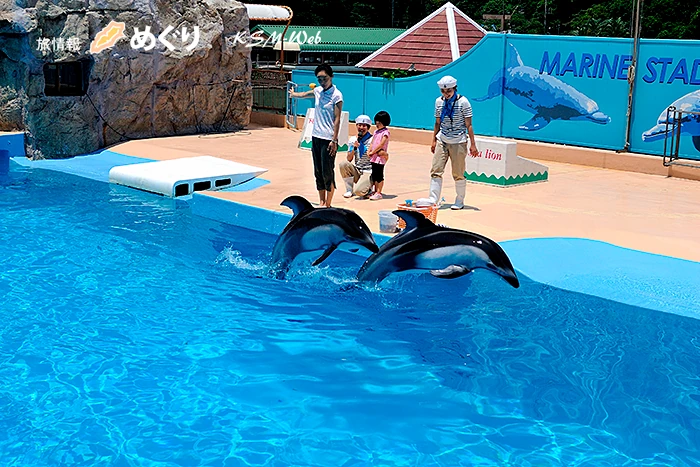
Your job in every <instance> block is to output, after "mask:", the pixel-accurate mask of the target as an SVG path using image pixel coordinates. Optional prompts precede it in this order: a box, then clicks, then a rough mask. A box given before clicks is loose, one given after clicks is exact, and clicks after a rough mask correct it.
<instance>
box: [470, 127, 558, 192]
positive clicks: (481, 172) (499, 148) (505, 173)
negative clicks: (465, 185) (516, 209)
mask: <svg viewBox="0 0 700 467" xmlns="http://www.w3.org/2000/svg"><path fill="white" fill-rule="evenodd" d="M517 145H518V143H517V142H516V141H508V140H502V139H496V138H482V137H477V138H476V147H477V149H478V150H479V155H478V156H477V157H472V156H471V155H468V156H467V164H466V165H467V167H466V170H465V177H466V178H467V180H469V181H471V182H477V183H486V184H489V185H497V186H502V187H506V186H513V185H522V184H525V183H534V182H542V181H545V180H547V178H548V177H549V169H548V167H547V166H546V165H542V164H539V163H537V162H533V161H531V160H528V159H525V158H523V157H520V156H518V154H517Z"/></svg>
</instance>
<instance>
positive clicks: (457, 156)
mask: <svg viewBox="0 0 700 467" xmlns="http://www.w3.org/2000/svg"><path fill="white" fill-rule="evenodd" d="M447 159H450V161H451V164H450V165H451V166H452V178H454V180H455V181H458V180H465V178H464V170H465V166H466V159H467V143H456V144H448V143H443V142H442V141H438V142H437V145H436V146H435V154H434V155H433V166H432V167H431V169H430V176H431V177H432V178H442V175H443V174H444V173H445V166H446V165H447Z"/></svg>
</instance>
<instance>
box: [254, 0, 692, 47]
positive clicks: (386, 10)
mask: <svg viewBox="0 0 700 467" xmlns="http://www.w3.org/2000/svg"><path fill="white" fill-rule="evenodd" d="M633 2H636V0H518V1H516V0H452V3H454V4H455V6H457V8H459V9H460V10H462V11H463V12H464V13H465V14H467V15H468V16H469V17H471V18H472V19H473V20H474V21H476V22H478V23H479V24H481V25H483V26H484V27H485V28H486V29H487V30H492V31H498V30H500V27H501V22H500V20H484V19H482V16H483V15H484V14H491V15H498V14H504V13H505V14H507V15H512V18H511V20H510V21H506V29H507V30H508V29H510V30H511V31H512V32H514V33H519V34H562V35H594V36H614V37H630V31H631V22H632V6H633ZM264 3H269V4H279V3H280V2H279V1H267V2H264ZM282 3H284V4H286V5H288V6H290V7H291V8H292V10H293V11H294V19H293V20H292V21H293V24H297V25H309V26H315V25H324V26H355V27H381V28H388V27H392V26H393V27H399V28H408V27H411V26H413V25H414V24H416V23H417V22H418V21H420V20H422V19H423V18H425V17H426V16H427V15H429V14H430V13H432V12H433V11H435V10H436V9H437V8H439V7H440V6H442V5H443V4H444V3H445V0H393V1H392V0H385V1H382V2H377V1H369V0H360V1H359V2H355V1H352V0H315V1H314V2H308V1H306V0H287V1H286V2H282ZM392 5H393V24H392ZM545 5H546V10H547V12H546V16H545ZM545 24H546V26H545ZM642 37H646V38H668V39H670V38H673V39H700V1H698V0H646V1H645V2H644V7H643V9H642Z"/></svg>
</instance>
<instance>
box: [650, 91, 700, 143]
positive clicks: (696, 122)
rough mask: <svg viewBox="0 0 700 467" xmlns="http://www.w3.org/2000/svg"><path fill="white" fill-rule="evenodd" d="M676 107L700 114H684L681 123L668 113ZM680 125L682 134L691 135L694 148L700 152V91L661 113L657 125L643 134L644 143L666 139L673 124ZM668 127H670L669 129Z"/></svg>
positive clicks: (672, 104)
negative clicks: (668, 110)
mask: <svg viewBox="0 0 700 467" xmlns="http://www.w3.org/2000/svg"><path fill="white" fill-rule="evenodd" d="M671 106H673V107H675V108H676V109H677V110H681V111H684V112H699V113H696V114H683V116H682V117H681V121H680V122H676V121H675V117H674V114H673V113H667V112H666V109H668V107H671ZM678 123H680V127H681V134H685V135H690V136H692V138H693V146H695V149H697V150H698V151H700V89H699V90H697V91H693V92H691V93H688V94H686V95H685V96H683V97H680V98H678V99H676V100H675V101H673V102H672V103H671V104H669V105H667V106H666V108H664V110H662V111H661V115H659V118H658V119H657V120H656V125H654V126H653V127H651V128H649V129H648V130H647V131H645V132H644V133H642V141H644V142H645V143H651V142H653V141H658V140H661V139H664V138H665V137H666V133H667V131H668V132H670V131H671V129H672V125H673V124H678ZM667 125H668V127H667Z"/></svg>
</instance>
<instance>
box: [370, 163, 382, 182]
mask: <svg viewBox="0 0 700 467" xmlns="http://www.w3.org/2000/svg"><path fill="white" fill-rule="evenodd" d="M372 181H373V182H376V183H379V182H383V181H384V164H375V163H374V162H372Z"/></svg>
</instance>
